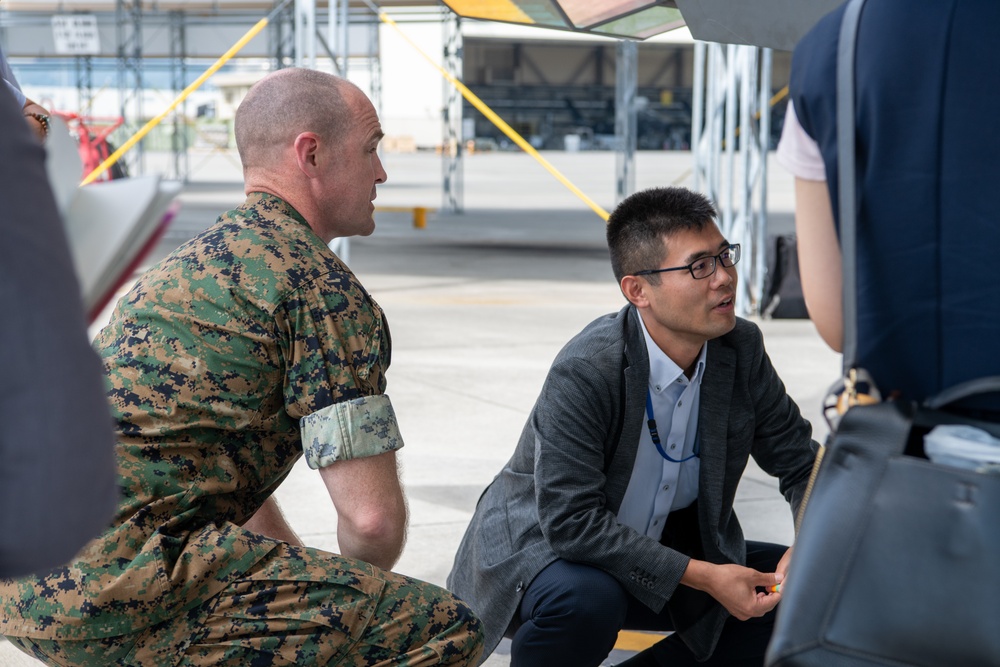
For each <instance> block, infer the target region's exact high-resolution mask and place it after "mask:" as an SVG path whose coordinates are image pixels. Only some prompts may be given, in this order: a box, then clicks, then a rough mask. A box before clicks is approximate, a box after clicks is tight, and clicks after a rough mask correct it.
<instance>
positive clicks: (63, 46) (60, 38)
mask: <svg viewBox="0 0 1000 667" xmlns="http://www.w3.org/2000/svg"><path fill="white" fill-rule="evenodd" d="M52 37H53V39H54V40H55V46H56V53H58V54H60V55H65V56H92V55H97V54H99V53H100V52H101V37H100V34H99V33H98V32H97V17H96V16H94V15H93V14H56V15H54V16H53V17H52Z"/></svg>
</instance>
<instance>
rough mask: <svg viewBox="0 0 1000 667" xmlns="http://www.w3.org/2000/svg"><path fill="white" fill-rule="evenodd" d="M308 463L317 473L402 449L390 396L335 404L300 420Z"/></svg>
mask: <svg viewBox="0 0 1000 667" xmlns="http://www.w3.org/2000/svg"><path fill="white" fill-rule="evenodd" d="M299 426H300V427H301V429H302V449H303V451H304V452H305V455H306V463H308V464H309V467H310V468H313V469H314V470H315V469H317V468H325V467H326V466H328V465H330V464H332V463H335V462H336V461H349V460H351V459H361V458H365V457H367V456H376V455H378V454H385V453H386V452H392V451H395V450H397V449H399V448H401V447H402V446H403V438H402V436H400V434H399V425H398V424H397V423H396V413H395V411H394V410H393V409H392V403H391V402H390V401H389V397H388V396H386V395H384V394H382V395H379V396H364V397H362V398H356V399H354V400H352V401H344V402H343V403H335V404H334V405H330V406H327V407H325V408H323V409H322V410H317V411H316V412H314V413H312V414H311V415H308V416H306V417H303V418H302V419H301V420H299Z"/></svg>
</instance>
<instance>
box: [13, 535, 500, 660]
mask: <svg viewBox="0 0 1000 667" xmlns="http://www.w3.org/2000/svg"><path fill="white" fill-rule="evenodd" d="M8 639H9V640H10V641H11V642H12V643H13V644H14V645H16V646H18V647H19V648H20V649H21V650H22V651H24V652H26V653H28V654H30V655H32V656H34V657H36V658H38V659H39V660H41V661H42V662H44V663H46V664H48V665H59V666H60V667H70V666H73V667H77V666H79V667H83V666H87V667H90V666H94V667H98V666H99V667H111V666H115V667H118V666H120V667H126V666H127V667H181V666H191V667H203V666H208V665H225V666H231V667H248V666H252V667H265V666H274V667H277V666H285V665H345V666H349V667H355V666H356V667H375V666H378V667H388V666H389V665H397V666H399V667H424V666H430V665H474V664H476V663H477V662H478V661H479V657H480V655H481V654H482V650H483V636H482V628H481V625H480V622H479V619H477V618H476V617H475V615H474V614H473V613H472V611H471V610H470V609H469V608H468V607H467V606H466V605H465V604H463V603H462V602H461V601H460V600H458V599H456V598H455V597H454V596H452V595H451V594H450V593H448V592H447V591H445V590H444V589H442V588H439V587H437V586H434V585H432V584H428V583H424V582H421V581H417V580H414V579H410V578H407V577H404V576H402V575H398V574H395V573H393V572H386V571H384V570H380V569H378V568H376V567H374V566H372V565H369V564H368V563H364V562H361V561H356V560H352V559H349V558H343V557H341V556H336V555H334V554H330V553H326V552H322V551H319V550H316V549H309V548H300V547H294V546H290V545H282V546H281V547H279V548H277V549H275V550H274V551H273V552H272V553H271V554H270V555H268V557H267V558H265V559H263V560H262V561H261V562H259V563H258V564H257V565H256V566H254V568H253V570H251V571H250V572H247V573H246V574H245V575H244V576H243V577H242V578H240V579H237V580H235V581H233V583H232V584H231V585H230V586H229V587H228V588H226V589H225V590H224V591H223V592H222V593H221V594H219V595H217V596H215V597H214V598H212V599H211V600H209V601H207V602H206V603H204V604H202V605H200V606H198V607H195V608H193V609H191V610H189V611H187V612H185V613H183V614H181V615H180V616H178V617H176V618H172V619H169V620H167V621H164V622H162V623H159V624H157V625H154V626H152V627H150V628H146V629H145V630H142V631H140V632H137V633H135V634H130V635H125V636H120V637H107V638H101V639H90V640H73V641H64V640H60V639H29V638H24V637H8Z"/></svg>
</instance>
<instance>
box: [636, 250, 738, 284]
mask: <svg viewBox="0 0 1000 667" xmlns="http://www.w3.org/2000/svg"><path fill="white" fill-rule="evenodd" d="M739 261H740V244H739V243H734V244H732V245H731V246H729V247H727V248H726V249H725V250H723V251H722V252H720V253H719V254H718V255H709V256H708V257H699V258H698V259H696V260H694V261H693V262H691V263H690V264H688V265H687V266H674V267H671V268H669V269H646V270H645V271H636V272H635V273H633V274H632V275H634V276H650V275H653V274H654V273H665V272H667V271H683V270H685V269H687V270H688V271H690V272H691V277H692V278H694V279H695V280H701V279H702V278H708V277H709V276H710V275H712V274H713V273H715V267H716V266H717V265H718V264H719V263H720V262H721V263H722V266H724V267H726V268H729V267H730V266H736V263H737V262H739Z"/></svg>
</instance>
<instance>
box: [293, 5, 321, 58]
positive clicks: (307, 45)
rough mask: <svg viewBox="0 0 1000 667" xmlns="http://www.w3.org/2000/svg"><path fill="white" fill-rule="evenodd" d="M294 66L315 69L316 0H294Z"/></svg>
mask: <svg viewBox="0 0 1000 667" xmlns="http://www.w3.org/2000/svg"><path fill="white" fill-rule="evenodd" d="M295 66H296V67H306V68H308V69H316V0H295Z"/></svg>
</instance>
